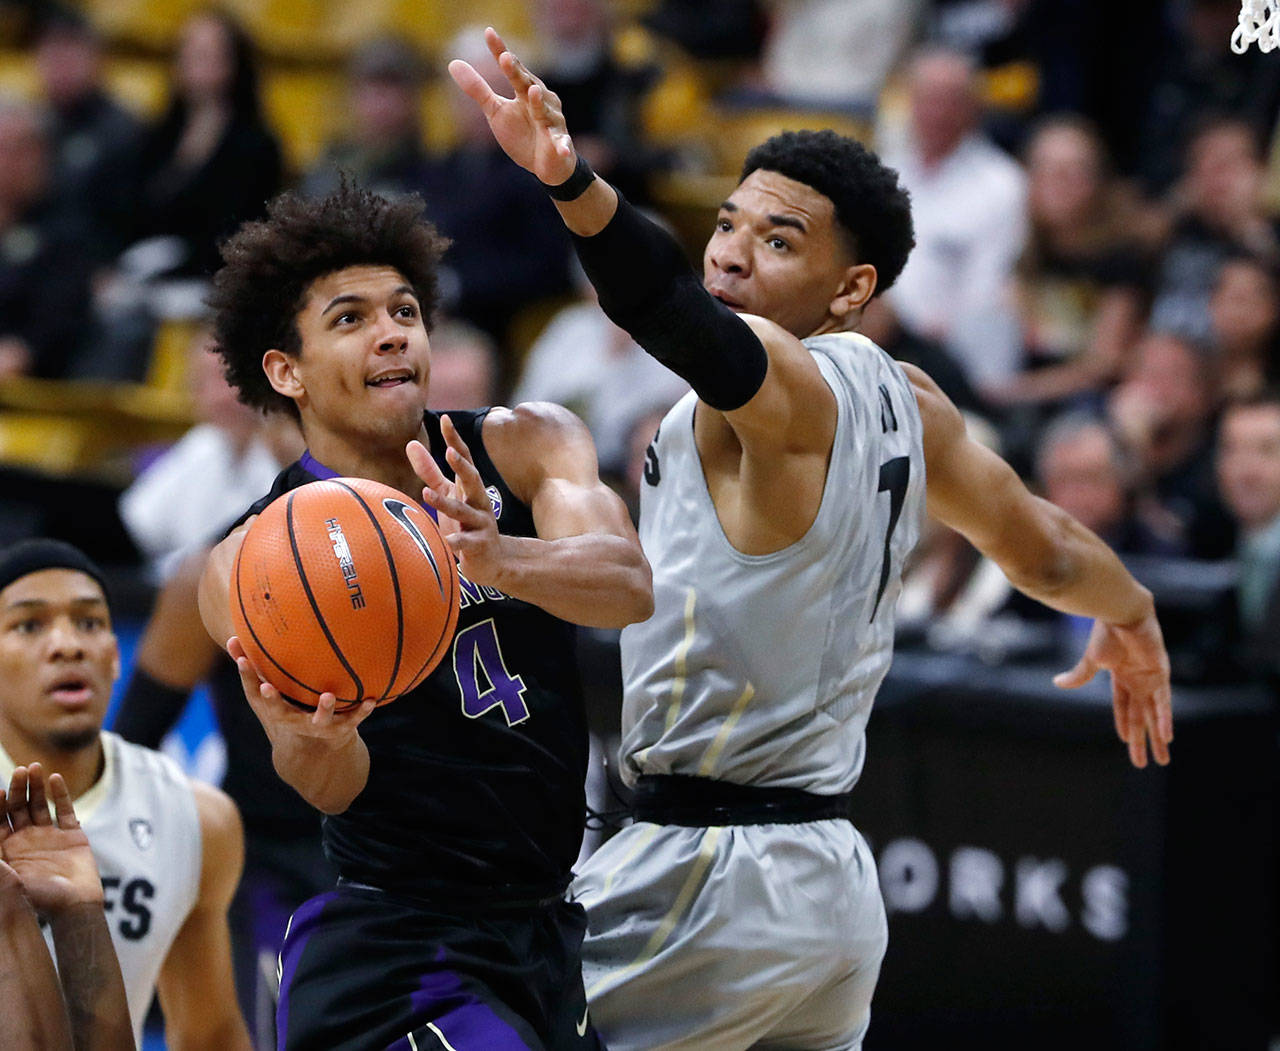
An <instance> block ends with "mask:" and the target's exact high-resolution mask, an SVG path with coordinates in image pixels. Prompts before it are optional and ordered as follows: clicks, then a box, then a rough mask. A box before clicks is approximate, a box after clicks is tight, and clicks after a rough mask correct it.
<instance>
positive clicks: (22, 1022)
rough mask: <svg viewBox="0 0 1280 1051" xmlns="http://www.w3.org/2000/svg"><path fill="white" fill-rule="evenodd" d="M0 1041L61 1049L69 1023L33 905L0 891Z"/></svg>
mask: <svg viewBox="0 0 1280 1051" xmlns="http://www.w3.org/2000/svg"><path fill="white" fill-rule="evenodd" d="M0 1005H3V1006H2V1007H0V1047H15V1048H39V1049H41V1051H45V1049H47V1051H64V1049H67V1048H70V1047H71V1046H72V1044H71V1028H70V1025H69V1024H68V1021H67V1012H66V1010H65V1008H64V1007H63V1005H62V991H61V989H60V988H59V986H58V974H57V972H56V971H55V970H54V968H53V961H52V960H51V959H50V958H49V950H48V948H47V947H46V945H45V942H44V937H43V935H41V933H40V924H39V922H38V921H37V919H36V914H35V911H34V910H33V909H32V908H31V905H30V904H29V903H28V902H27V899H26V898H25V897H24V896H23V895H21V894H11V893H7V892H5V893H0Z"/></svg>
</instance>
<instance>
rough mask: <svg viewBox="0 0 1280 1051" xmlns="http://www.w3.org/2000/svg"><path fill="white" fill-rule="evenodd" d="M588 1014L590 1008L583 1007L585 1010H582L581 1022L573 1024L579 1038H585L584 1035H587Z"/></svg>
mask: <svg viewBox="0 0 1280 1051" xmlns="http://www.w3.org/2000/svg"><path fill="white" fill-rule="evenodd" d="M590 1012H591V1008H590V1007H585V1008H583V1010H582V1021H581V1022H577V1023H575V1024H574V1028H575V1029H576V1030H577V1031H578V1035H579V1036H586V1035H587V1015H588V1014H589V1013H590Z"/></svg>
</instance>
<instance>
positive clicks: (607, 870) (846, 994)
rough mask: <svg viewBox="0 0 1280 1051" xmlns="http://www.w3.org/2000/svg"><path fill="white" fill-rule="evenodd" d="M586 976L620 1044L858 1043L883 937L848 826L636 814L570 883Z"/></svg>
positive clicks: (831, 1049) (669, 1050)
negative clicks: (580, 912)
mask: <svg viewBox="0 0 1280 1051" xmlns="http://www.w3.org/2000/svg"><path fill="white" fill-rule="evenodd" d="M573 890H574V895H575V897H576V898H577V899H578V900H579V901H580V902H581V903H582V904H583V905H584V906H585V907H586V909H587V922H588V931H587V937H586V941H585V942H584V944H583V977H584V979H585V983H586V989H587V999H588V1002H589V1003H590V1011H591V1018H592V1021H593V1022H594V1024H595V1026H596V1028H597V1030H598V1031H599V1032H600V1034H601V1036H603V1037H604V1040H605V1043H606V1044H607V1045H608V1047H609V1048H610V1049H611V1051H659V1049H663V1051H676V1049H690V1051H694V1049H696V1051H738V1049H745V1048H751V1047H755V1048H761V1049H765V1048H769V1049H779V1051H780V1049H783V1048H796V1049H804V1051H858V1049H859V1048H860V1047H861V1046H862V1038H863V1036H864V1035H865V1034H866V1031H867V1025H868V1023H869V1021H870V1017H871V994H872V992H873V991H874V989H875V984H876V978H877V977H878V975H879V973H880V961H881V959H882V958H883V956H884V950H885V943H886V940H887V933H888V931H887V926H886V922H885V912H884V903H883V902H882V900H881V898H880V885H879V881H878V880H877V879H876V870H875V862H874V861H873V859H872V857H871V851H870V850H869V849H868V847H867V845H866V843H865V842H864V841H863V838H862V836H861V835H860V834H859V833H858V831H857V829H855V828H854V827H853V825H851V824H850V823H849V822H848V821H841V820H826V821H814V822H810V823H807V824H798V825H777V824H775V825H733V826H725V827H715V828H684V827H678V826H672V825H654V824H649V823H644V822H642V823H637V824H635V825H631V826H629V827H628V828H626V829H624V830H623V831H622V832H620V833H619V834H618V835H617V836H615V837H614V838H613V839H611V840H610V841H609V842H608V843H606V844H605V845H604V846H603V847H602V848H601V849H600V850H599V851H598V852H597V853H596V854H594V855H593V856H592V857H591V859H590V860H589V861H588V862H587V864H586V865H585V866H584V868H583V870H582V874H581V875H580V876H579V877H578V879H577V880H576V882H575V883H574V888H573Z"/></svg>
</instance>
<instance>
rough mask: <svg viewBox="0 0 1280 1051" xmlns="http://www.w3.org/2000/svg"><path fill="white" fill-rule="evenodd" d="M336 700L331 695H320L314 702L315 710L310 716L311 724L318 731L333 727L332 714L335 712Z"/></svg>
mask: <svg viewBox="0 0 1280 1051" xmlns="http://www.w3.org/2000/svg"><path fill="white" fill-rule="evenodd" d="M337 707H338V698H337V697H336V696H335V695H334V694H332V693H322V694H321V695H320V699H319V700H318V701H317V702H316V710H315V711H314V712H313V713H312V714H311V724H312V725H313V726H317V727H319V728H320V729H327V728H328V727H330V726H332V725H333V713H334V712H335V711H336V710H337Z"/></svg>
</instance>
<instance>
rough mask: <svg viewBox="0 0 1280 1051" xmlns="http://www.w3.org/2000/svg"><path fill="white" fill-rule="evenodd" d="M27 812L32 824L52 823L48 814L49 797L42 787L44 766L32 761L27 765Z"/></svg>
mask: <svg viewBox="0 0 1280 1051" xmlns="http://www.w3.org/2000/svg"><path fill="white" fill-rule="evenodd" d="M27 812H28V813H29V814H30V815H31V823H32V824H33V825H52V824H53V818H52V817H51V816H50V814H49V797H48V795H47V794H46V793H45V788H44V767H43V766H41V765H40V764H39V763H32V764H31V765H30V766H29V767H27Z"/></svg>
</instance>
